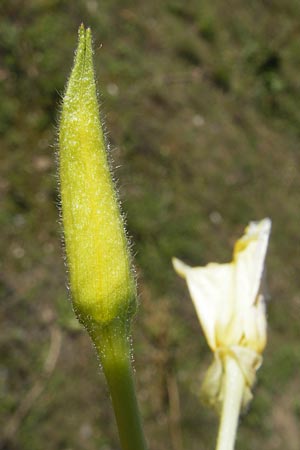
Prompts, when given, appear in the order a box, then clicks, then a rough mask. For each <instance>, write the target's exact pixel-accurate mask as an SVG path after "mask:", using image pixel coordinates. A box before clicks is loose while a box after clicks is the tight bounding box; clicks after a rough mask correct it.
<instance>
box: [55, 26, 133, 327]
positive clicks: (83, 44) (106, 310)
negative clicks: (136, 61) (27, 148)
mask: <svg viewBox="0 0 300 450" xmlns="http://www.w3.org/2000/svg"><path fill="white" fill-rule="evenodd" d="M59 176H60V191H61V205H62V222H63V229H64V240H65V252H66V259H67V265H68V270H69V279H70V289H71V295H72V301H73V305H74V310H75V312H76V314H77V316H78V319H79V320H80V322H82V323H83V324H84V325H85V326H86V328H87V329H88V331H90V332H91V330H92V329H93V327H94V326H95V325H97V326H99V325H100V326H106V325H108V324H109V323H110V322H111V321H113V320H114V319H116V318H119V319H121V320H124V321H126V322H127V321H128V319H129V318H130V317H131V316H132V315H133V313H134V311H135V308H136V292H135V280H134V277H133V274H132V271H131V264H130V263H131V261H130V253H129V250H128V245H127V239H126V236H125V232H124V223H123V220H122V217H121V214H120V209H119V203H118V200H117V196H116V192H115V190H114V186H113V182H112V177H111V174H110V170H109V164H108V161H107V154H106V145H105V139H104V136H103V129H102V126H101V121H100V117H99V111H98V101H97V93H96V84H95V77H94V67H93V59H92V42H91V31H90V29H89V28H87V29H85V28H84V26H83V25H81V27H80V29H79V42H78V48H77V51H76V55H75V61H74V67H73V69H72V72H71V76H70V79H69V81H68V84H67V89H66V93H65V96H64V99H63V104H62V113H61V121H60V131H59Z"/></svg>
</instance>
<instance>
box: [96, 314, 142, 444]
mask: <svg viewBox="0 0 300 450" xmlns="http://www.w3.org/2000/svg"><path fill="white" fill-rule="evenodd" d="M116 324H117V325H116V326H113V327H107V328H105V329H104V330H103V329H102V330H101V332H99V334H98V335H95V334H94V336H93V340H94V343H95V345H96V349H97V353H98V355H99V358H100V361H101V364H102V367H103V371H104V374H105V377H106V381H107V384H108V388H109V392H110V395H111V400H112V404H113V408H114V412H115V417H116V421H117V426H118V430H119V437H120V441H121V446H122V450H146V448H147V447H146V443H145V438H144V434H143V428H142V422H141V417H140V413H139V409H138V404H137V399H136V393H135V385H134V379H133V372H132V365H131V350H130V338H129V337H128V333H127V332H126V330H125V331H124V326H123V325H122V324H121V323H118V321H116Z"/></svg>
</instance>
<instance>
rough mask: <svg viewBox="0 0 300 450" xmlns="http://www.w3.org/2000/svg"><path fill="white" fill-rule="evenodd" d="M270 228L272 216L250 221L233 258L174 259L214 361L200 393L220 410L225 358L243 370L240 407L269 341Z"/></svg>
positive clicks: (235, 247) (238, 242)
mask: <svg viewBox="0 0 300 450" xmlns="http://www.w3.org/2000/svg"><path fill="white" fill-rule="evenodd" d="M270 230H271V221H270V219H264V220H262V221H260V222H251V223H250V224H249V226H248V227H247V228H246V230H245V233H244V235H243V236H242V237H241V238H240V239H239V240H238V241H237V242H236V243H235V246H234V251H233V260H232V262H230V263H226V264H216V263H211V264H208V265H207V266H205V267H195V268H192V267H189V266H188V265H186V264H184V263H183V262H181V261H180V260H179V259H176V258H174V259H173V265H174V268H175V270H176V272H177V273H178V274H179V275H180V276H182V277H183V278H184V279H185V280H186V282H187V284H188V288H189V291H190V294H191V297H192V300H193V303H194V306H195V309H196V312H197V315H198V318H199V321H200V324H201V326H202V329H203V332H204V334H205V337H206V339H207V343H208V345H209V347H210V348H211V350H212V351H213V352H214V361H213V363H212V365H211V366H210V368H209V369H208V371H207V374H206V377H205V379H204V382H203V385H202V394H203V396H204V397H205V399H206V400H207V401H208V403H209V404H210V405H212V406H214V407H216V408H217V409H218V410H220V408H221V407H222V405H223V402H224V396H225V391H224V390H225V386H226V382H225V375H226V361H227V360H228V357H229V358H230V359H231V360H234V361H235V363H236V364H237V366H238V368H239V369H240V372H241V373H242V375H243V383H242V384H243V386H242V391H241V402H240V405H239V407H240V406H246V405H247V404H248V402H249V400H250V399H251V397H252V395H251V388H252V386H253V384H254V381H255V374H256V370H257V369H258V368H259V367H260V365H261V363H262V356H261V354H262V352H263V350H264V348H265V345H266V328H267V326H266V311H265V302H264V297H263V294H262V293H261V291H260V288H261V281H262V275H263V271H264V261H265V256H266V251H267V246H268V240H269V234H270Z"/></svg>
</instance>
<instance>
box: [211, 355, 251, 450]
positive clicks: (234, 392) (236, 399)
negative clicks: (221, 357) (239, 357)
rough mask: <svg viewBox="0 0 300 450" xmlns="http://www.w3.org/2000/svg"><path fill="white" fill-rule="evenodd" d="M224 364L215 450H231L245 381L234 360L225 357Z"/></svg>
mask: <svg viewBox="0 0 300 450" xmlns="http://www.w3.org/2000/svg"><path fill="white" fill-rule="evenodd" d="M224 364H225V380H224V400H223V406H222V412H221V419H220V426H219V434H218V440H217V447H216V450H233V449H234V443H235V438H236V432H237V427H238V420H239V415H240V408H241V402H242V395H243V390H244V385H245V379H244V375H243V373H242V371H241V369H240V367H239V365H238V363H237V362H236V360H235V359H234V358H232V357H231V356H226V359H225V363H224Z"/></svg>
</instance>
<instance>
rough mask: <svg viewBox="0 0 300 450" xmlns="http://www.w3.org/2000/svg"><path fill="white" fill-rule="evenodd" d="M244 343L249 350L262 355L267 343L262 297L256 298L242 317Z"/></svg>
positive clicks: (264, 309)
mask: <svg viewBox="0 0 300 450" xmlns="http://www.w3.org/2000/svg"><path fill="white" fill-rule="evenodd" d="M243 328H244V336H245V343H246V345H247V346H248V347H249V348H252V349H253V350H255V351H257V352H258V353H262V351H263V350H264V348H265V346H266V342H267V318H266V307H265V302H264V298H263V296H262V295H261V294H260V295H258V297H257V300H256V303H255V305H253V306H251V307H250V308H249V310H248V312H247V314H245V315H244V317H243Z"/></svg>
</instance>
